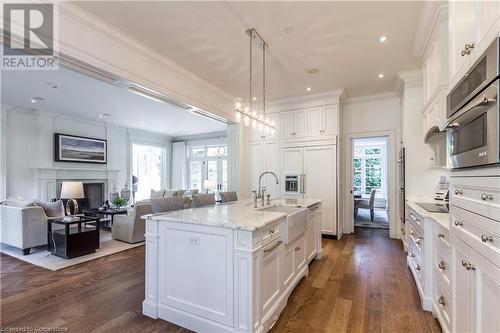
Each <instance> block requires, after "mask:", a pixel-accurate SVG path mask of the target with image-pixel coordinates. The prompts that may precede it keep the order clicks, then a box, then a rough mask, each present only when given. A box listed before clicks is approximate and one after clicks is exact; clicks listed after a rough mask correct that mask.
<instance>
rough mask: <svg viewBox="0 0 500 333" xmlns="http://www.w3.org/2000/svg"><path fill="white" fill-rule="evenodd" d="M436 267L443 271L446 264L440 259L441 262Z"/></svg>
mask: <svg viewBox="0 0 500 333" xmlns="http://www.w3.org/2000/svg"><path fill="white" fill-rule="evenodd" d="M438 267H439V269H440V270H442V271H445V270H446V265H445V264H444V262H443V261H441V262H440V263H439V264H438Z"/></svg>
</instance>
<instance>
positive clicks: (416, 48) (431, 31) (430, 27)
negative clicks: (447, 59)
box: [411, 1, 448, 58]
mask: <svg viewBox="0 0 500 333" xmlns="http://www.w3.org/2000/svg"><path fill="white" fill-rule="evenodd" d="M447 20H448V4H447V3H446V2H431V1H429V2H426V3H425V5H424V9H423V11H422V15H421V16H420V21H419V23H418V28H417V32H416V33H415V37H414V38H413V44H412V47H411V54H412V55H414V56H416V57H418V58H422V57H423V56H424V55H425V54H426V52H427V51H428V49H429V43H430V41H432V40H434V38H433V36H434V35H435V34H436V33H437V29H438V27H439V23H440V22H443V21H447Z"/></svg>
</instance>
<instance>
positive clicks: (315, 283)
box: [0, 229, 440, 333]
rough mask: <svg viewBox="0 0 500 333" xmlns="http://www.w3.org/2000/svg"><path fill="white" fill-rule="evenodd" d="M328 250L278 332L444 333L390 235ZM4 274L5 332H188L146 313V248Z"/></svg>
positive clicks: (17, 265) (362, 236)
mask: <svg viewBox="0 0 500 333" xmlns="http://www.w3.org/2000/svg"><path fill="white" fill-rule="evenodd" d="M323 247H324V252H323V254H324V259H323V260H321V261H314V262H313V263H312V264H311V266H310V273H309V276H308V277H307V278H305V279H303V280H302V281H301V282H300V284H299V285H298V286H297V288H296V289H295V291H294V292H293V293H292V296H291V297H290V299H289V301H288V305H287V307H286V308H285V310H284V311H283V313H282V314H281V316H280V318H279V320H278V322H277V323H276V324H275V326H274V327H273V329H272V331H273V332H405V333H410V332H440V329H439V324H438V323H437V322H436V321H435V320H434V319H433V318H432V315H431V314H430V313H426V312H424V311H422V309H421V308H420V301H419V298H418V294H417V291H416V288H415V285H414V283H413V280H412V278H411V276H410V272H409V270H408V268H407V267H406V264H405V256H404V253H403V252H402V251H401V245H400V242H399V241H396V240H390V239H389V238H387V231H386V230H377V229H360V230H357V231H356V234H354V235H347V236H346V237H344V238H343V239H342V240H341V241H336V240H331V239H324V240H323ZM0 268H1V276H0V278H1V281H0V284H1V326H2V330H6V329H7V328H13V327H25V326H27V327H30V326H31V327H33V328H35V327H37V326H38V327H47V328H59V331H60V332H78V333H84V332H120V333H122V332H123V333H125V332H188V331H187V330H185V329H183V328H180V327H178V326H176V325H174V324H170V323H168V322H165V321H163V320H153V319H150V318H148V317H145V316H143V315H142V314H141V302H142V300H143V298H144V247H139V248H134V249H131V250H128V251H124V252H120V253H117V254H114V255H111V256H107V257H103V258H100V259H97V260H94V261H90V262H86V263H83V264H80V265H77V266H72V267H68V268H66V269H63V270H59V271H55V272H51V271H48V270H45V269H43V268H40V267H37V266H33V265H31V264H28V263H25V262H23V261H20V260H18V259H16V258H12V257H9V256H7V255H4V254H1V255H0Z"/></svg>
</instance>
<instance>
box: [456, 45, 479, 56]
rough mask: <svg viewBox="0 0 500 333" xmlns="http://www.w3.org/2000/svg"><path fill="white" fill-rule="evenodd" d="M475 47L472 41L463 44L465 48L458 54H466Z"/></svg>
mask: <svg viewBox="0 0 500 333" xmlns="http://www.w3.org/2000/svg"><path fill="white" fill-rule="evenodd" d="M475 47H476V44H474V43H472V44H465V48H464V49H463V50H462V52H460V54H461V55H462V57H464V56H466V55H469V54H470V52H471V50H472V49H473V48H475Z"/></svg>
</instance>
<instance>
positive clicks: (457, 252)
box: [451, 237, 472, 332]
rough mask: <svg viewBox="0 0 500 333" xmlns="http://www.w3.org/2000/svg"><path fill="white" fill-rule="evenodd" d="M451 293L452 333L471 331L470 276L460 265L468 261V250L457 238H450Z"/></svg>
mask: <svg viewBox="0 0 500 333" xmlns="http://www.w3.org/2000/svg"><path fill="white" fill-rule="evenodd" d="M451 252H452V263H453V264H452V265H453V268H452V274H453V276H452V292H453V296H452V298H453V315H452V318H453V325H452V326H453V332H471V331H472V314H471V311H472V304H471V303H472V302H471V301H472V291H471V274H470V271H468V270H467V269H466V268H465V267H464V265H463V264H462V263H467V262H468V261H469V255H468V254H469V248H468V247H467V245H465V244H463V243H462V241H460V240H458V239H457V238H455V237H453V238H452V244H451Z"/></svg>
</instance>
